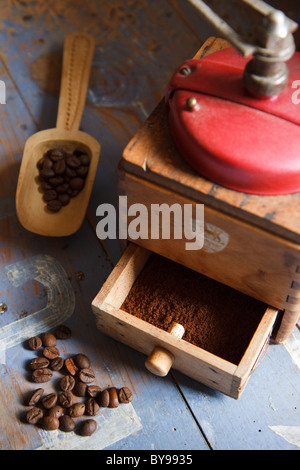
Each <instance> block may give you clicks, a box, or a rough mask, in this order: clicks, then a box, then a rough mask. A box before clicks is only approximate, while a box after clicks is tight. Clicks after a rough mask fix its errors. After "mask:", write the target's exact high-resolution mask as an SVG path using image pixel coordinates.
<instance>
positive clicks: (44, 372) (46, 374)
mask: <svg viewBox="0 0 300 470" xmlns="http://www.w3.org/2000/svg"><path fill="white" fill-rule="evenodd" d="M52 375H53V373H52V370H50V369H47V368H46V369H36V370H34V371H33V373H32V380H33V381H34V382H36V383H45V382H49V380H51V379H52Z"/></svg>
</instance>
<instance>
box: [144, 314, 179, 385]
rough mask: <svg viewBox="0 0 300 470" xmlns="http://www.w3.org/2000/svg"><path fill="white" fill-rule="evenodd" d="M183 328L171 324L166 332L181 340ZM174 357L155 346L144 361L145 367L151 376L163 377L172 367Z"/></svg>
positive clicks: (177, 324)
mask: <svg viewBox="0 0 300 470" xmlns="http://www.w3.org/2000/svg"><path fill="white" fill-rule="evenodd" d="M184 331H185V330H184V328H183V326H182V325H180V324H179V323H176V322H173V323H172V324H171V326H170V328H169V330H168V333H170V334H171V335H172V336H175V337H176V338H179V339H181V338H182V337H183V335H184ZM173 361H174V356H173V354H172V353H170V352H169V351H167V350H166V349H164V348H162V347H160V346H157V347H156V348H154V349H153V351H152V353H151V354H150V356H149V357H148V358H147V359H146V362H145V367H146V369H148V370H149V371H150V372H152V374H154V375H158V376H159V377H165V376H166V375H167V374H168V372H169V370H170V369H171V367H172V364H173Z"/></svg>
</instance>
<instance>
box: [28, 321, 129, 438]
mask: <svg viewBox="0 0 300 470" xmlns="http://www.w3.org/2000/svg"><path fill="white" fill-rule="evenodd" d="M71 334H72V333H71V330H70V329H69V328H68V327H67V326H65V325H60V326H58V327H57V328H56V329H55V331H54V334H52V333H48V332H47V333H44V334H43V335H41V336H35V337H33V338H30V339H29V340H28V347H29V349H31V350H32V351H37V354H38V355H37V356H36V357H34V358H33V359H31V360H30V361H29V369H30V374H31V381H32V382H34V383H37V384H43V383H46V382H49V381H51V380H52V378H55V379H56V380H55V387H56V390H54V391H52V392H51V393H46V394H45V390H44V389H43V388H42V387H38V388H36V389H35V390H32V391H31V392H30V393H29V396H27V397H26V400H25V401H26V403H25V404H26V406H29V407H30V408H29V409H28V411H27V412H26V421H27V423H29V424H34V425H38V426H41V427H42V428H43V429H45V430H46V431H53V430H57V429H60V430H61V431H64V432H71V431H74V430H75V432H78V434H80V435H82V436H90V435H92V434H93V433H94V432H95V431H96V429H97V422H96V421H95V420H94V419H93V417H94V416H96V415H97V414H98V413H99V411H100V409H101V408H104V407H105V408H106V407H109V408H117V407H118V406H119V404H120V403H130V402H131V401H132V398H133V394H132V392H131V390H130V389H129V388H128V387H122V388H120V389H116V388H115V387H111V388H108V389H105V390H101V388H100V387H99V386H98V385H95V384H94V383H93V382H94V381H95V380H96V376H95V373H94V371H93V369H92V367H91V363H90V359H89V358H88V357H87V356H86V355H85V354H82V353H78V354H75V355H74V356H72V357H67V358H65V359H63V358H62V357H61V356H60V352H59V349H58V348H57V340H64V339H68V338H69V337H70V336H71ZM56 372H59V373H60V374H61V376H60V377H59V380H57V376H55V373H56ZM82 417H85V418H86V419H85V420H81V421H80V423H79V425H78V423H77V419H78V418H82ZM87 417H89V418H88V419H87Z"/></svg>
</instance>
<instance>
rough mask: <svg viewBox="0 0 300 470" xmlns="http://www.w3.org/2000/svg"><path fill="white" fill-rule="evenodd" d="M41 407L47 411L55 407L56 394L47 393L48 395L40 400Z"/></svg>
mask: <svg viewBox="0 0 300 470" xmlns="http://www.w3.org/2000/svg"><path fill="white" fill-rule="evenodd" d="M41 402H42V405H43V407H44V408H46V409H47V410H49V409H50V408H52V407H53V406H55V405H56V402H57V394H56V393H49V394H48V395H46V396H44V397H43V398H42V399H41Z"/></svg>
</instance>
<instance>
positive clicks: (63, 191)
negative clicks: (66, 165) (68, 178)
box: [55, 183, 69, 194]
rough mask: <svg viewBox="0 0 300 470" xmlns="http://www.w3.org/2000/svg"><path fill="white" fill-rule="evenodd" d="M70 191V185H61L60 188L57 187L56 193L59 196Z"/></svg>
mask: <svg viewBox="0 0 300 470" xmlns="http://www.w3.org/2000/svg"><path fill="white" fill-rule="evenodd" d="M68 189H69V185H68V183H63V184H59V185H58V186H56V188H55V191H56V192H57V193H59V194H63V193H65V192H67V191H68Z"/></svg>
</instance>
